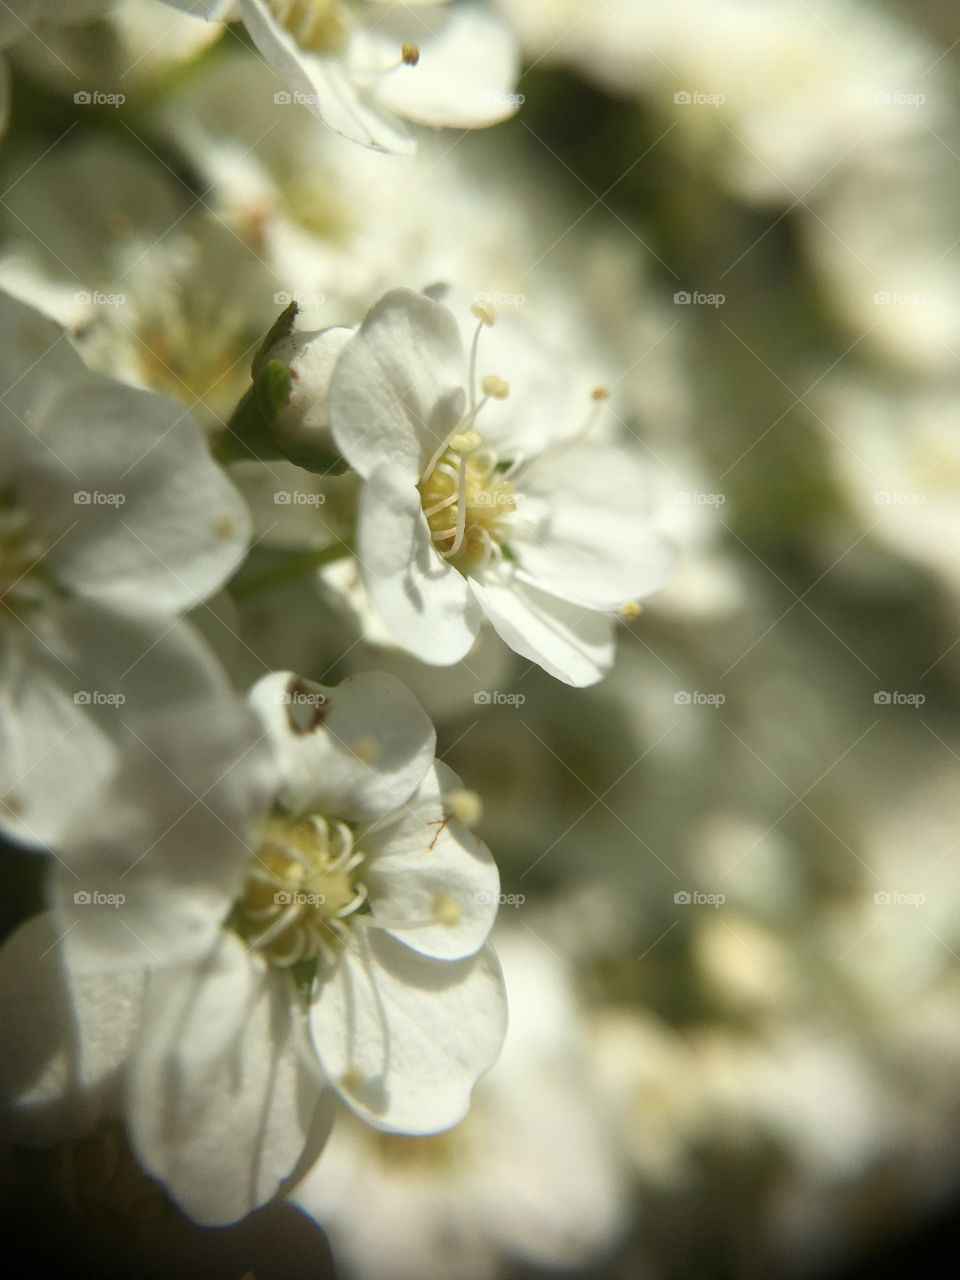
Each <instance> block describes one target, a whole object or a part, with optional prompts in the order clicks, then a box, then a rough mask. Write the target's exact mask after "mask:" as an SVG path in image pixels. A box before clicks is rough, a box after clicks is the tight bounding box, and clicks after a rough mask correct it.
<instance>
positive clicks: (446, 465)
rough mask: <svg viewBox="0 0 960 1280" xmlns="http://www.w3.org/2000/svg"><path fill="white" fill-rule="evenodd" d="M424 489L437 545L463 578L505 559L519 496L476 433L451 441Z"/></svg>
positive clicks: (425, 507) (425, 511) (426, 510)
mask: <svg viewBox="0 0 960 1280" xmlns="http://www.w3.org/2000/svg"><path fill="white" fill-rule="evenodd" d="M419 489H420V503H421V505H422V507H423V514H424V515H425V516H426V518H427V524H428V525H429V526H430V536H431V538H432V539H433V545H434V546H435V547H436V549H437V550H438V551H439V552H440V554H441V555H442V556H443V557H444V559H446V560H449V561H450V563H451V564H452V565H453V566H454V567H455V568H456V569H458V570H459V571H460V572H461V573H471V572H477V571H479V570H482V569H485V568H486V567H487V565H489V564H490V563H491V562H492V561H494V560H496V559H502V557H503V544H504V541H505V538H506V535H507V533H508V530H509V523H508V521H507V520H506V517H508V516H511V515H513V513H514V512H515V511H516V509H517V491H516V489H515V487H514V486H513V484H512V483H511V482H510V480H508V479H507V478H506V477H505V475H504V473H503V471H502V470H501V468H500V464H499V461H498V458H497V454H496V453H495V451H494V450H493V449H489V448H485V447H484V445H483V442H482V440H481V439H480V437H479V436H478V435H477V433H476V432H475V431H472V430H470V431H463V432H459V433H458V434H457V435H455V436H453V437H452V439H450V440H449V441H448V443H447V445H446V447H445V448H444V450H443V452H442V453H441V454H440V457H439V458H438V459H437V460H436V462H435V463H434V465H433V468H432V470H431V471H430V472H429V474H428V475H427V476H426V478H425V479H424V480H422V481H421V483H420V486H419Z"/></svg>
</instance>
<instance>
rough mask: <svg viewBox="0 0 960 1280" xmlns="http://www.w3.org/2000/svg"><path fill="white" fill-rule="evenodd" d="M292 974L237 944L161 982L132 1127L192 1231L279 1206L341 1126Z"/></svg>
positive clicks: (146, 1035)
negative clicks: (282, 1193) (277, 1200)
mask: <svg viewBox="0 0 960 1280" xmlns="http://www.w3.org/2000/svg"><path fill="white" fill-rule="evenodd" d="M294 994H295V992H294V988H293V984H292V980H291V978H290V976H289V975H288V974H281V973H278V972H277V971H276V970H271V969H269V968H268V967H267V966H266V965H264V964H263V963H262V961H261V960H260V959H259V958H258V957H256V956H251V955H250V954H249V953H248V951H247V949H246V947H245V946H244V945H243V943H242V942H241V941H240V939H239V938H236V937H234V936H233V935H231V934H224V936H223V939H222V941H221V943H220V945H219V946H218V947H217V948H216V949H215V951H213V952H212V953H211V954H210V955H209V956H208V957H207V958H206V959H205V960H204V961H202V962H201V963H199V964H197V965H196V966H195V967H191V968H172V969H169V970H165V971H164V972H162V973H156V974H153V975H151V977H150V980H149V982H148V985H147V989H146V992H145V995H144V1001H143V1017H142V1033H141V1037H140V1040H139V1043H138V1046H137V1052H136V1056H135V1058H134V1060H133V1063H132V1065H131V1072H130V1084H129V1090H128V1098H127V1121H128V1125H129V1129H130V1136H131V1142H132V1144H133V1147H134V1150H135V1151H136V1154H137V1156H138V1158H139V1160H140V1162H141V1163H142V1164H143V1166H144V1168H145V1169H146V1170H147V1171H148V1172H149V1173H151V1174H152V1175H153V1176H154V1177H156V1178H158V1179H160V1181H161V1182H162V1183H163V1184H164V1186H165V1187H166V1189H167V1191H168V1192H169V1193H170V1195H171V1196H172V1197H173V1198H174V1200H176V1202H177V1203H178V1204H179V1206H180V1207H181V1209H183V1210H184V1212H185V1213H187V1214H188V1215H189V1216H190V1217H191V1218H193V1219H194V1221H196V1222H199V1223H201V1224H204V1225H209V1226H217V1225H222V1224H226V1223H230V1222H236V1221H237V1220H238V1219H240V1218H243V1217H245V1216H246V1215H247V1214H248V1213H250V1212H252V1211H253V1210H254V1209H256V1208H258V1207H259V1206H260V1205H262V1204H264V1203H265V1202H266V1201H268V1200H270V1199H272V1198H273V1196H275V1195H276V1194H277V1192H278V1190H279V1189H280V1187H281V1185H282V1184H283V1182H284V1181H285V1179H286V1178H287V1177H288V1176H289V1175H290V1174H291V1173H292V1172H293V1171H294V1169H295V1167H296V1166H297V1164H298V1162H299V1161H300V1160H301V1158H302V1156H303V1153H304V1150H305V1149H306V1148H307V1146H308V1145H309V1146H310V1147H311V1149H312V1153H313V1154H316V1153H318V1152H319V1150H320V1147H321V1146H322V1145H323V1142H324V1140H325V1139H326V1135H327V1133H328V1132H329V1127H330V1123H331V1120H332V1107H331V1106H330V1105H329V1104H328V1100H327V1099H326V1098H324V1097H323V1085H322V1081H321V1079H320V1077H319V1075H318V1074H317V1073H316V1072H315V1071H314V1070H312V1069H311V1067H310V1065H309V1061H310V1060H309V1053H308V1052H307V1050H306V1045H305V1037H304V1034H303V1025H302V1015H301V1014H300V1013H299V1012H298V1010H297V1006H296V1004H295V1001H294V998H293V997H294Z"/></svg>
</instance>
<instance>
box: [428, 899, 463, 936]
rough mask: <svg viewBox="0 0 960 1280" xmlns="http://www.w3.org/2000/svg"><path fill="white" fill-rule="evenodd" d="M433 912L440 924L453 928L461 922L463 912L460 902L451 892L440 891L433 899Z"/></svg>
mask: <svg viewBox="0 0 960 1280" xmlns="http://www.w3.org/2000/svg"><path fill="white" fill-rule="evenodd" d="M433 914H434V917H435V918H436V920H437V922H438V923H439V924H445V925H447V926H448V927H451V928H452V927H453V925H455V924H459V923H460V919H461V917H462V915H463V912H462V911H461V910H460V904H459V903H458V902H457V901H456V900H455V899H454V898H451V896H450V894H449V893H438V894H437V896H436V897H435V898H434V900H433Z"/></svg>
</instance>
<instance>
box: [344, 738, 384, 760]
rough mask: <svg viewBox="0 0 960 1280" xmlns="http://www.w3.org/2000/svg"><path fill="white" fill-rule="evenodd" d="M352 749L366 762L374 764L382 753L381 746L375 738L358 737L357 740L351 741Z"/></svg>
mask: <svg viewBox="0 0 960 1280" xmlns="http://www.w3.org/2000/svg"><path fill="white" fill-rule="evenodd" d="M350 750H351V751H352V752H353V754H354V755H355V756H356V757H357V759H358V760H362V761H363V762H364V764H372V763H373V762H374V760H376V758H377V756H378V755H379V754H380V748H379V747H378V746H377V743H376V741H375V740H374V739H373V738H357V740H356V741H355V742H353V743H351V745H350Z"/></svg>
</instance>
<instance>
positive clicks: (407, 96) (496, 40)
mask: <svg viewBox="0 0 960 1280" xmlns="http://www.w3.org/2000/svg"><path fill="white" fill-rule="evenodd" d="M404 42H408V43H412V44H416V45H417V46H418V47H419V49H420V61H419V62H418V63H417V65H416V66H415V67H398V68H397V70H396V71H393V72H391V73H389V74H388V75H384V76H381V77H380V79H379V80H378V81H376V82H375V83H374V84H373V86H372V88H371V92H372V93H373V94H374V96H375V98H376V100H377V101H378V102H380V103H382V104H383V105H384V106H386V107H388V108H389V109H390V110H391V111H395V112H396V113H397V114H398V115H401V116H405V117H406V118H407V119H408V120H415V121H416V122H417V123H418V124H426V125H435V126H440V127H444V126H446V127H453V128H462V129H473V128H477V127H480V126H483V125H490V124H495V123H497V121H500V120H505V119H507V117H508V116H511V115H513V113H514V112H515V111H516V109H517V96H516V93H515V89H516V83H517V76H518V74H519V71H520V59H519V55H518V51H517V46H516V41H515V40H514V38H513V36H512V34H511V32H510V29H509V27H508V26H507V24H506V22H504V20H503V19H502V18H501V17H499V16H498V15H497V14H495V13H493V12H492V11H491V9H490V8H489V7H487V6H481V5H477V4H464V5H455V6H454V5H451V6H449V8H442V9H441V8H439V7H438V8H437V11H436V13H435V14H431V15H429V16H428V15H426V14H424V13H422V12H421V13H420V14H411V13H410V6H409V5H395V6H394V7H393V8H391V9H390V10H389V13H388V15H387V16H386V17H384V16H383V15H378V16H377V17H375V18H374V20H373V26H372V29H371V31H370V33H369V34H368V37H367V41H365V43H367V44H368V45H369V52H367V50H366V49H365V50H364V51H363V52H364V55H365V56H366V57H367V58H368V59H369V61H371V62H373V63H374V65H376V64H377V59H378V55H379V60H380V61H381V62H382V63H383V64H387V63H388V62H389V61H390V55H391V54H392V55H393V57H394V58H396V57H397V55H398V53H399V50H400V47H401V45H402V44H403V43H404Z"/></svg>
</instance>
